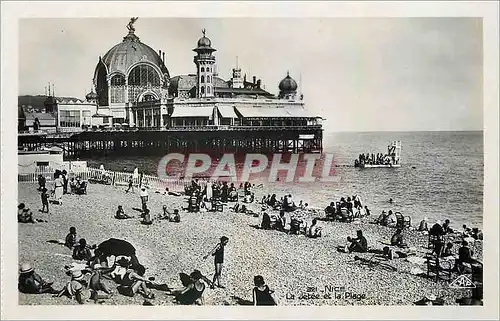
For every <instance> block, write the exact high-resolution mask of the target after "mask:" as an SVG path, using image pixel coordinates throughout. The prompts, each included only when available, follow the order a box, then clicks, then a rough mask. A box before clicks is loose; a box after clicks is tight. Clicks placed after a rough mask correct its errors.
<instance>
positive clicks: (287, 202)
mask: <svg viewBox="0 0 500 321" xmlns="http://www.w3.org/2000/svg"><path fill="white" fill-rule="evenodd" d="M296 209H297V206H296V205H295V203H294V202H293V200H292V195H290V194H289V195H286V196H285V197H284V198H283V210H284V211H285V212H293V211H295V210H296Z"/></svg>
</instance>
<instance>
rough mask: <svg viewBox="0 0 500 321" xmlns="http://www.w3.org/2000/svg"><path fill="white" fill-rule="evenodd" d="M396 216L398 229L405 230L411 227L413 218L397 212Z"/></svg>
mask: <svg viewBox="0 0 500 321" xmlns="http://www.w3.org/2000/svg"><path fill="white" fill-rule="evenodd" d="M394 215H396V228H400V229H405V228H408V227H410V226H411V217H409V216H404V215H403V214H401V212H396V213H394Z"/></svg>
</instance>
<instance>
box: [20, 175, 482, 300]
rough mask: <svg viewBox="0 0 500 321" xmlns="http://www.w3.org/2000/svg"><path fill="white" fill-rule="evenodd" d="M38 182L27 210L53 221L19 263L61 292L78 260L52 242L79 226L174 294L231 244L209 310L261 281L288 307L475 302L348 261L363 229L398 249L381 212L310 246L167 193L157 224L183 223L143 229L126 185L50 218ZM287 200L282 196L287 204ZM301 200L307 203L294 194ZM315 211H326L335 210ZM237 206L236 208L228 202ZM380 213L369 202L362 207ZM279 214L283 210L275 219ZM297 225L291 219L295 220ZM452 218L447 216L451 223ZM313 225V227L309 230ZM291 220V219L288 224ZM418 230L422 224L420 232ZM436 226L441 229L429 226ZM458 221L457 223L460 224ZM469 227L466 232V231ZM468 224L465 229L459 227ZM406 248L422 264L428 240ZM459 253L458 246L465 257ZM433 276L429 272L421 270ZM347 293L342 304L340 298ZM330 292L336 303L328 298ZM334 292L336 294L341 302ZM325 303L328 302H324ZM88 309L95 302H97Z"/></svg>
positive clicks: (23, 248)
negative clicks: (115, 246) (121, 249)
mask: <svg viewBox="0 0 500 321" xmlns="http://www.w3.org/2000/svg"><path fill="white" fill-rule="evenodd" d="M36 187H37V186H36V185H35V184H30V183H19V184H18V202H19V203H20V202H24V203H25V204H26V205H27V206H28V207H30V208H31V209H32V211H33V214H34V217H35V218H37V219H43V220H46V221H48V222H40V223H36V224H18V236H19V239H18V242H19V262H30V263H31V264H33V265H34V267H35V269H36V271H37V273H39V274H40V275H41V276H42V277H43V278H44V279H45V280H48V281H54V288H56V289H60V288H62V287H63V286H64V285H65V284H66V282H67V281H68V280H69V277H68V276H66V275H65V273H64V266H65V265H66V264H70V263H71V262H73V260H72V258H71V252H70V250H69V249H67V248H65V247H64V246H62V245H58V244H53V243H48V242H47V241H48V240H52V239H64V237H65V235H66V234H67V233H68V231H69V227H70V226H74V227H76V229H77V232H78V236H79V237H84V238H86V240H87V243H88V244H99V243H101V242H103V241H105V240H107V239H109V238H118V239H124V240H126V241H128V242H130V243H131V244H133V245H134V246H135V248H136V250H137V257H138V259H139V261H140V262H141V264H143V265H144V266H145V267H146V268H147V270H146V275H145V276H146V277H152V276H154V277H155V279H156V280H157V281H159V282H162V283H166V284H167V285H168V286H170V287H181V283H180V281H179V273H181V272H184V273H190V272H191V271H193V269H199V270H200V271H201V272H202V273H203V274H204V275H206V276H207V277H208V278H209V279H211V278H212V275H213V270H214V266H213V265H214V263H213V258H212V257H209V258H208V259H207V260H203V256H204V255H205V254H206V253H207V252H209V251H210V250H211V249H212V248H213V247H214V246H215V245H216V244H217V242H218V241H219V238H220V237H221V236H223V235H225V236H227V237H228V238H229V244H228V245H227V246H226V250H225V260H224V268H223V270H222V284H224V285H225V286H226V288H225V289H219V288H216V289H215V290H211V289H209V288H208V287H207V289H206V290H205V293H204V298H205V304H206V305H238V304H245V302H247V303H248V301H251V300H252V288H253V277H254V276H255V275H262V276H263V277H264V279H265V281H266V283H267V284H268V285H269V287H270V288H271V289H272V290H274V291H275V294H274V295H275V298H276V299H277V301H278V304H279V305H411V304H413V302H415V301H417V300H420V299H422V298H423V297H424V296H429V295H435V296H436V297H438V298H442V299H444V300H445V304H446V305H456V304H457V303H456V302H455V301H456V299H458V298H461V297H464V296H470V292H471V291H470V289H455V288H451V287H449V285H448V283H446V282H442V281H439V282H438V283H436V282H434V280H430V279H427V278H425V277H422V276H416V275H412V274H411V273H410V269H411V268H412V267H415V265H413V264H412V263H410V262H408V261H407V260H406V259H404V258H400V259H394V260H391V261H387V262H385V263H388V264H390V265H392V266H393V267H395V268H397V271H396V272H392V271H388V270H384V269H381V268H378V267H373V268H370V267H368V266H366V265H362V264H360V262H358V261H355V260H354V257H355V256H356V255H357V256H359V257H362V258H366V259H370V258H371V257H372V256H373V254H371V253H361V254H360V253H340V252H338V251H337V249H336V248H337V246H339V245H346V237H347V236H355V235H356V230H358V229H361V230H363V233H364V235H365V237H366V238H367V240H368V245H369V247H370V248H371V249H382V248H383V247H384V246H385V245H384V244H382V243H381V242H380V241H382V242H389V241H390V237H391V235H392V234H393V233H394V231H395V229H393V228H388V227H382V226H379V225H375V224H370V223H369V222H370V221H372V220H373V219H375V218H376V217H377V216H378V214H379V210H378V209H377V208H372V215H371V217H365V218H362V219H361V221H360V222H357V223H340V222H326V221H320V222H319V225H320V226H321V227H322V228H323V237H321V238H317V239H310V238H306V237H305V236H303V235H300V236H298V235H288V234H285V233H283V232H279V231H270V230H262V229H258V228H256V226H258V225H259V224H260V222H261V217H254V216H252V215H246V214H242V213H234V212H232V211H231V210H230V209H229V206H225V207H224V211H223V212H206V213H187V212H186V211H185V210H182V209H181V208H182V207H186V204H187V202H186V199H185V197H176V196H170V195H162V194H158V193H154V191H151V190H150V191H149V204H148V207H149V208H150V209H151V214H152V216H156V215H158V214H160V212H161V211H162V206H163V205H166V206H167V208H168V209H170V210H173V209H179V210H180V212H181V222H180V223H173V222H168V221H158V220H156V221H155V222H154V223H153V224H152V225H150V226H146V225H141V224H140V223H139V220H140V218H139V217H140V212H138V211H136V210H134V209H133V208H140V204H141V202H140V198H139V191H138V190H137V189H136V191H135V193H128V194H126V193H125V189H126V187H123V186H105V185H98V184H90V185H89V186H88V188H87V192H88V194H87V195H64V197H63V204H62V205H53V204H51V206H50V214H46V213H40V212H39V211H38V209H39V208H41V203H40V195H39V192H37V190H36ZM271 192H272V186H265V187H262V188H260V189H256V190H255V196H256V200H260V199H261V198H262V196H263V195H267V194H269V193H271ZM280 196H281V195H278V197H280ZM294 199H296V200H298V199H300V195H297V196H296V195H294ZM328 203H329V201H328V202H325V203H324V204H310V205H311V206H313V207H317V208H324V207H326V206H327V205H328ZM229 204H230V205H232V204H234V203H229ZM118 205H122V206H123V209H124V211H125V213H126V214H128V215H134V216H135V217H136V218H134V219H129V220H116V219H115V218H114V214H115V212H116V209H117V207H118ZM363 205H367V206H368V207H371V206H370V205H371V204H369V203H367V204H363ZM249 208H250V209H252V210H254V211H255V212H257V213H260V204H255V203H254V204H250V205H249ZM273 213H275V214H277V213H278V212H277V211H276V212H273ZM307 216H308V219H310V220H312V218H314V217H324V212H323V211H322V210H321V211H318V213H317V214H315V213H309V214H307ZM288 218H289V216H288ZM445 218H446V217H443V218H442V219H443V220H444V219H445ZM310 220H309V222H310ZM287 221H289V219H288V220H287ZM417 223H418V222H413V225H415V224H417ZM429 223H430V225H432V224H433V222H429ZM454 223H455V222H454ZM458 224H460V225H458ZM459 226H461V222H456V224H454V225H453V227H455V228H456V227H459ZM405 238H406V242H407V243H408V244H409V245H410V246H414V247H416V249H417V252H418V253H419V254H418V256H421V257H423V256H424V254H425V252H427V251H428V250H427V249H426V248H425V247H426V246H427V236H425V235H421V234H419V233H418V232H414V231H405ZM458 247H459V245H457V244H455V245H454V248H453V249H454V252H455V253H456V251H457V249H458ZM471 248H472V250H473V251H474V256H475V257H476V258H478V259H479V260H481V259H482V241H476V242H475V244H474V246H471ZM420 267H421V268H422V269H423V270H424V271H425V272H426V271H427V269H426V267H425V265H421V266H420ZM105 282H108V284H109V285H110V286H111V287H112V288H113V289H114V292H115V295H114V296H113V297H112V298H111V299H109V300H105V301H104V303H103V304H106V305H108V304H111V305H129V304H132V305H137V304H142V302H143V301H144V298H143V297H142V296H140V295H136V296H135V297H134V298H130V297H126V296H122V295H119V294H118V293H117V292H116V284H114V283H112V282H111V281H108V280H106V281H105ZM335 288H337V289H340V288H343V290H344V291H341V292H342V293H343V294H342V295H341V296H336V295H334V293H336V292H335V290H332V289H335ZM153 291H154V293H155V295H156V298H155V299H154V300H152V303H153V304H154V305H173V304H174V303H173V301H172V297H171V296H167V295H166V294H165V293H163V292H161V291H157V290H153ZM328 293H330V296H328ZM332 294H333V295H332ZM325 295H326V297H325ZM19 303H20V304H21V305H65V304H77V302H76V301H74V300H70V299H68V298H65V297H61V298H53V297H52V296H51V295H50V294H41V295H27V294H19ZM88 304H93V303H90V301H89V302H88Z"/></svg>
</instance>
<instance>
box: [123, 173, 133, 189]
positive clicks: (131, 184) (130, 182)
mask: <svg viewBox="0 0 500 321" xmlns="http://www.w3.org/2000/svg"><path fill="white" fill-rule="evenodd" d="M131 189H132V193H134V178H133V176H132V175H130V177H129V178H128V188H127V190H126V191H125V193H128V191H130V190H131Z"/></svg>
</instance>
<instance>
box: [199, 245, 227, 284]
mask: <svg viewBox="0 0 500 321" xmlns="http://www.w3.org/2000/svg"><path fill="white" fill-rule="evenodd" d="M228 242H229V238H227V237H226V236H222V237H221V238H220V243H218V244H217V245H216V246H215V247H214V249H213V250H212V251H210V252H209V253H208V254H207V255H205V256H204V257H203V259H204V260H206V259H207V258H208V256H209V255H212V256H213V257H214V263H215V274H214V278H213V280H212V285H211V287H210V288H212V289H213V288H214V287H215V281H216V280H217V286H218V287H219V288H221V289H224V288H225V287H224V286H222V285H221V284H220V276H221V272H222V265H223V263H224V247H225V246H226V245H227V243H228Z"/></svg>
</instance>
